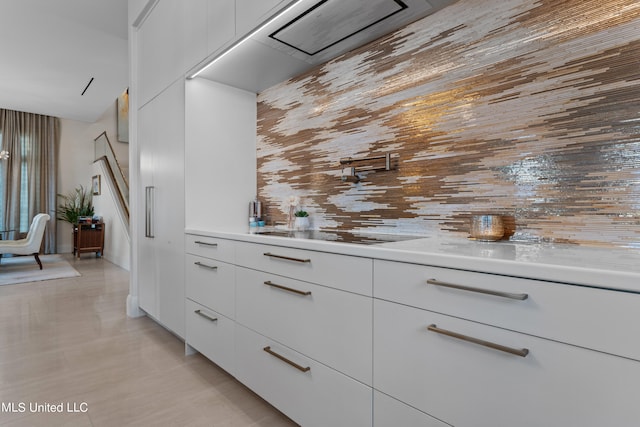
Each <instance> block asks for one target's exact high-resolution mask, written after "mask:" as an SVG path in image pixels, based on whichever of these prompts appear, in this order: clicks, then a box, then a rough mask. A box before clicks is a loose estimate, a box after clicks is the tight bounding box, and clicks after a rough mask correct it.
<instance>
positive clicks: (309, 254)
mask: <svg viewBox="0 0 640 427" xmlns="http://www.w3.org/2000/svg"><path fill="white" fill-rule="evenodd" d="M236 255H237V264H238V265H242V266H243V267H249V268H253V269H256V270H262V271H267V272H269V273H273V274H278V275H280V276H286V277H291V278H294V279H300V280H305V281H307V282H312V283H317V284H320V285H324V286H329V287H332V288H337V289H341V290H344V291H349V292H355V293H358V294H362V295H368V296H371V293H372V289H371V283H372V275H373V260H371V259H369V258H360V257H354V256H347V255H337V254H330V253H326V252H316V251H307V250H303V249H295V248H287V247H282V246H271V245H262V244H257V243H243V242H238V243H237V245H236Z"/></svg>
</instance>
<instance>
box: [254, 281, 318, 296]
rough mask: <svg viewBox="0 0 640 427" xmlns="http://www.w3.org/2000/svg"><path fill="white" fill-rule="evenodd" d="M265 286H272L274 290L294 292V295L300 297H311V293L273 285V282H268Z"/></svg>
mask: <svg viewBox="0 0 640 427" xmlns="http://www.w3.org/2000/svg"><path fill="white" fill-rule="evenodd" d="M264 284H265V285H267V286H271V287H273V288H278V289H282V290H283V291H288V292H293V293H294V294H298V295H311V291H299V290H297V289H293V288H289V287H287V286H282V285H278V284H276V283H273V282H272V281H271V280H267V281H266V282H264Z"/></svg>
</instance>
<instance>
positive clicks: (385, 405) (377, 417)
mask: <svg viewBox="0 0 640 427" xmlns="http://www.w3.org/2000/svg"><path fill="white" fill-rule="evenodd" d="M373 425H374V426H375V427H405V426H406V427H412V426H415V427H418V426H419V427H447V426H449V424H445V423H443V422H441V421H438V420H437V419H435V418H433V417H431V416H429V415H427V414H425V413H424V412H420V411H418V410H417V409H415V408H412V407H411V406H409V405H405V404H404V403H402V402H400V401H399V400H396V399H394V398H392V397H389V396H387V395H386V394H383V393H380V392H379V391H377V390H374V391H373Z"/></svg>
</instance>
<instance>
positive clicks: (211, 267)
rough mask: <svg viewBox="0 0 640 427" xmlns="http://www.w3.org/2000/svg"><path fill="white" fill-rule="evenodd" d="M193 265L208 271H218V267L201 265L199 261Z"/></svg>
mask: <svg viewBox="0 0 640 427" xmlns="http://www.w3.org/2000/svg"><path fill="white" fill-rule="evenodd" d="M194 264H195V265H197V266H198V267H204V268H208V269H209V270H217V269H218V267H216V266H215V265H207V264H203V263H201V262H200V261H196V262H194Z"/></svg>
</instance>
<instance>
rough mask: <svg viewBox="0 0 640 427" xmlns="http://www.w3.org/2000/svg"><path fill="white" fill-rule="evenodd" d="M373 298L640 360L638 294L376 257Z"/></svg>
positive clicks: (639, 305) (639, 304) (639, 299)
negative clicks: (442, 284)
mask: <svg viewBox="0 0 640 427" xmlns="http://www.w3.org/2000/svg"><path fill="white" fill-rule="evenodd" d="M431 279H433V280H436V281H438V282H444V283H445V284H453V285H463V286H467V287H469V288H470V289H469V290H461V289H454V288H450V287H447V286H438V285H433V284H428V283H427V280H431ZM474 290H475V291H478V290H490V291H497V292H503V293H509V294H517V295H519V296H520V297H521V296H522V295H526V299H524V300H519V299H511V298H507V297H503V296H496V295H488V294H483V293H478V292H474ZM374 296H375V297H376V298H380V299H385V300H388V301H395V302H399V303H402V304H406V305H410V306H414V307H419V308H424V309H427V310H432V311H437V312H439V313H444V314H449V315H452V316H457V317H461V318H464V319H469V320H474V321H478V322H482V323H487V324H490V325H494V326H499V327H502V328H506V329H510V330H514V331H518V332H524V333H527V334H532V335H536V336H540V337H544V338H550V339H554V340H558V341H562V342H567V343H570V344H575V345H578V346H582V347H587V348H592V349H595V350H599V351H604V352H607V353H613V354H617V355H621V356H625V357H630V358H633V359H636V360H640V340H637V339H629V337H638V336H640V309H639V307H640V295H638V294H632V293H627V292H619V291H612V290H606V289H596V288H587V287H581V286H572V285H566V284H560V283H553V282H545V281H539V280H530V279H522V278H515V277H508V276H499V275H494V274H484V273H474V272H469V271H462V270H454V269H448V268H438V267H429V266H423V265H415V264H405V263H399V262H390V261H379V260H376V261H375V262H374Z"/></svg>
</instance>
